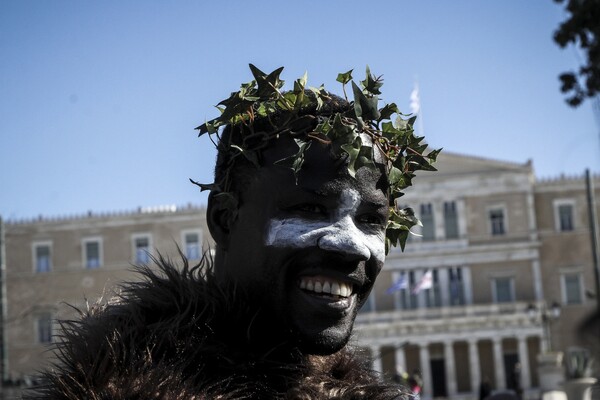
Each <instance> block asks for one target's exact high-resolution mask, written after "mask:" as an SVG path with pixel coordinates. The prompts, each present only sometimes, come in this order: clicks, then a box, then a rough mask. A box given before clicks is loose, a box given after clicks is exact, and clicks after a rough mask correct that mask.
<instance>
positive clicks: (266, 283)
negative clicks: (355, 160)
mask: <svg viewBox="0 0 600 400" xmlns="http://www.w3.org/2000/svg"><path fill="white" fill-rule="evenodd" d="M292 153H293V150H290V148H289V146H287V147H286V145H285V144H278V145H276V146H274V147H273V148H271V149H269V150H267V151H265V152H264V161H265V162H264V165H265V167H261V168H260V169H259V170H258V172H257V173H256V176H255V179H254V180H253V181H252V184H251V185H249V188H248V189H247V190H245V191H244V192H243V193H242V195H241V199H240V207H239V210H238V216H237V220H236V221H235V223H234V224H233V226H232V227H231V231H230V236H229V240H228V246H227V250H226V258H225V262H224V265H223V267H224V270H223V271H222V272H224V276H225V277H226V279H229V280H232V281H234V282H235V283H236V284H237V285H238V286H240V287H243V288H245V289H247V290H248V292H249V293H250V294H252V296H257V298H258V299H259V302H260V304H261V307H263V309H266V310H267V312H268V313H269V314H270V316H271V321H272V323H273V324H274V325H277V326H278V327H280V328H283V329H286V330H289V331H291V332H293V335H294V337H295V338H297V339H298V340H299V345H300V347H301V348H302V349H303V350H304V351H306V352H309V353H315V354H328V353H332V352H335V351H337V350H339V349H341V348H342V347H343V346H344V345H345V344H346V343H347V341H348V339H349V337H350V333H351V331H352V326H353V323H354V319H355V317H356V313H357V311H358V309H359V308H360V307H361V306H362V304H363V303H364V302H365V300H366V299H367V296H368V295H369V293H370V291H371V289H372V287H373V284H374V281H375V278H376V277H377V275H378V273H379V271H380V270H381V267H382V266H383V262H384V256H385V226H386V222H387V218H388V200H387V197H386V191H387V190H386V189H387V186H386V185H387V180H386V179H385V177H384V176H382V174H381V173H380V172H379V171H374V170H370V169H367V168H361V169H360V170H359V171H358V172H357V174H356V179H352V178H350V177H349V176H348V174H347V170H346V167H345V165H343V163H340V162H339V160H338V161H337V162H336V160H334V159H332V158H331V157H330V155H329V151H328V149H327V148H326V147H324V146H321V145H319V144H317V143H313V145H312V146H311V147H310V148H309V150H308V152H307V154H306V159H305V162H304V165H303V167H302V169H301V172H300V174H299V177H298V181H297V184H296V181H295V179H294V176H293V173H292V171H291V170H289V169H287V168H284V167H281V166H274V165H272V163H273V162H274V161H277V160H280V159H282V158H285V157H287V156H289V155H290V154H292Z"/></svg>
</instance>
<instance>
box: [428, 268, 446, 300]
mask: <svg viewBox="0 0 600 400" xmlns="http://www.w3.org/2000/svg"><path fill="white" fill-rule="evenodd" d="M431 278H432V284H431V288H430V289H429V290H425V291H424V293H425V303H426V306H427V307H429V308H432V307H441V306H442V296H441V294H440V280H439V271H438V270H437V269H433V270H431Z"/></svg>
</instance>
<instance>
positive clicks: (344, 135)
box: [327, 114, 358, 154]
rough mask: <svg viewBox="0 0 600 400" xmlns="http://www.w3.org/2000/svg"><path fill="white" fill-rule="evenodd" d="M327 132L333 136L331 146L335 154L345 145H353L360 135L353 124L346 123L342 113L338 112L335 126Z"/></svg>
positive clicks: (334, 120)
mask: <svg viewBox="0 0 600 400" xmlns="http://www.w3.org/2000/svg"><path fill="white" fill-rule="evenodd" d="M327 133H328V136H329V137H330V138H331V146H332V150H333V152H334V153H335V154H337V153H339V152H340V149H342V148H343V146H345V145H351V144H352V143H353V142H354V139H355V138H356V137H357V136H358V133H357V132H355V130H354V127H353V126H350V125H346V124H344V122H343V121H342V117H341V116H340V114H336V116H335V118H334V119H333V126H332V128H331V129H330V130H329V131H328V132H327Z"/></svg>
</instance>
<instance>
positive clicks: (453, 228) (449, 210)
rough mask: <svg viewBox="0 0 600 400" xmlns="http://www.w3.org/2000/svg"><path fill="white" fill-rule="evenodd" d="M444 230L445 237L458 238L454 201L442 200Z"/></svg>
mask: <svg viewBox="0 0 600 400" xmlns="http://www.w3.org/2000/svg"><path fill="white" fill-rule="evenodd" d="M444 231H445V233H446V239H458V214H457V212H456V202H454V201H445V202H444Z"/></svg>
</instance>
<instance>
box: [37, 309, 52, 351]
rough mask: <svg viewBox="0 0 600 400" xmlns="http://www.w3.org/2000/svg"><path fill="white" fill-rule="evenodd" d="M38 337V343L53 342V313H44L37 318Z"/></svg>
mask: <svg viewBox="0 0 600 400" xmlns="http://www.w3.org/2000/svg"><path fill="white" fill-rule="evenodd" d="M35 325H36V330H37V332H36V338H37V342H38V343H43V344H46V343H52V336H53V326H52V325H53V321H52V313H49V312H47V313H42V314H40V315H38V316H37V319H36V324H35Z"/></svg>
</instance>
